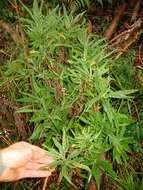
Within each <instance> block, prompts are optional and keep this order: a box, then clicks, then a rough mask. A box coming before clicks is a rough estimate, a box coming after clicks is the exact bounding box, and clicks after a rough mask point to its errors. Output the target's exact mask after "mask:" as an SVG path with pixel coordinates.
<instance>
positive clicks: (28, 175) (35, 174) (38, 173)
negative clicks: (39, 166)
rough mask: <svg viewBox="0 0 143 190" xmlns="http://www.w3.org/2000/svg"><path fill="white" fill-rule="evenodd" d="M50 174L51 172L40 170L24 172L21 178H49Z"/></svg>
mask: <svg viewBox="0 0 143 190" xmlns="http://www.w3.org/2000/svg"><path fill="white" fill-rule="evenodd" d="M51 173H52V170H48V171H42V170H26V171H25V172H24V173H23V174H22V176H21V179H22V178H41V177H49V176H50V175H51Z"/></svg>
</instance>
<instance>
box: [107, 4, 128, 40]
mask: <svg viewBox="0 0 143 190" xmlns="http://www.w3.org/2000/svg"><path fill="white" fill-rule="evenodd" d="M126 8H127V4H126V3H124V4H123V5H122V6H120V7H119V12H118V14H117V15H116V16H115V18H114V19H113V21H112V22H111V25H110V26H109V28H108V29H107V30H106V32H105V37H106V38H107V40H110V39H111V37H112V36H113V33H114V32H115V30H116V28H117V26H118V23H119V21H120V20H121V19H122V17H123V14H124V11H125V10H126Z"/></svg>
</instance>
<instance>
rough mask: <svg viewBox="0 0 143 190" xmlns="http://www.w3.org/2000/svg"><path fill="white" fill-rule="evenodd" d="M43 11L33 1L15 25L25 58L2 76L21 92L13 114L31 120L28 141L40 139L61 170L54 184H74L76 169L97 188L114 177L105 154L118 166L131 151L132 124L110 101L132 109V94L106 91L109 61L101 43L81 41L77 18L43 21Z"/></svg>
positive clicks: (50, 14) (53, 15) (52, 15)
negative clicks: (128, 132)
mask: <svg viewBox="0 0 143 190" xmlns="http://www.w3.org/2000/svg"><path fill="white" fill-rule="evenodd" d="M42 7H43V4H42V3H41V4H40V5H39V4H38V3H37V1H36V0H34V3H33V8H32V10H30V9H28V8H27V7H25V6H24V8H25V9H26V10H27V12H28V14H29V16H28V17H27V18H23V19H21V21H22V23H23V26H24V29H25V32H26V35H27V37H28V40H29V41H28V44H27V47H26V48H27V51H28V54H27V57H26V59H25V54H24V53H23V52H22V51H21V53H20V55H19V57H17V59H16V60H12V61H11V62H10V64H8V67H7V68H6V71H5V76H7V79H9V80H12V81H13V82H14V84H16V86H17V88H18V89H19V92H18V93H17V94H16V98H17V101H19V102H21V103H22V105H23V107H21V109H19V112H25V113H30V114H31V115H32V116H31V119H30V122H31V123H33V124H34V126H35V129H34V132H33V134H32V136H31V140H33V141H34V140H35V141H36V140H38V139H40V138H41V137H42V138H44V140H45V142H44V147H45V148H46V149H48V151H49V154H51V155H52V156H53V157H54V158H55V162H54V163H53V165H52V167H56V166H59V167H60V168H61V172H60V180H62V179H63V178H65V179H66V180H67V181H68V182H69V183H71V184H72V182H71V177H72V174H73V173H74V172H76V170H77V168H78V169H79V170H80V172H79V174H80V175H81V174H82V173H84V176H88V177H85V178H88V181H89V180H90V178H91V176H92V177H94V178H95V179H96V182H97V184H98V186H100V174H101V172H103V171H104V172H106V173H107V174H108V175H109V176H111V177H113V178H116V176H117V175H116V172H115V171H113V169H112V164H110V163H109V162H108V161H107V160H106V154H107V153H109V152H111V153H112V154H111V159H112V160H114V161H116V162H117V163H120V164H122V163H124V162H126V161H127V159H128V156H127V154H128V152H130V148H129V145H130V144H131V143H132V138H130V137H128V136H125V132H126V127H127V126H128V125H129V124H130V123H132V119H131V118H129V117H128V116H127V115H125V114H123V113H120V112H119V111H118V110H117V109H116V106H114V104H112V100H113V99H114V100H115V102H116V99H119V100H120V99H121V100H122V99H128V101H130V100H131V98H132V97H130V94H132V93H135V92H136V91H135V90H118V91H117V90H116V89H113V88H112V86H111V83H112V81H113V80H114V79H113V78H112V77H111V73H110V70H109V68H110V65H111V64H112V60H111V58H110V56H111V53H110V54H107V53H106V44H105V42H104V39H100V38H99V37H98V36H96V35H92V34H87V33H86V26H85V22H84V19H82V16H83V13H82V14H79V15H77V16H76V17H74V16H73V15H72V14H68V12H67V11H66V8H65V7H63V10H62V11H61V9H60V8H59V7H56V8H55V9H53V10H47V13H45V14H43V9H42ZM25 62H26V64H25ZM19 84H22V85H20V87H19ZM21 86H23V87H22V88H21Z"/></svg>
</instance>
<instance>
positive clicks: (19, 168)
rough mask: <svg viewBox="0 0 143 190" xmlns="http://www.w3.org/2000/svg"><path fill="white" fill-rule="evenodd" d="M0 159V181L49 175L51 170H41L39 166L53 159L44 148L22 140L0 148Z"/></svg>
mask: <svg viewBox="0 0 143 190" xmlns="http://www.w3.org/2000/svg"><path fill="white" fill-rule="evenodd" d="M0 161H1V162H0V181H2V182H4V181H5V182H7V181H16V180H19V179H23V178H35V177H37V178H38V177H49V176H50V175H51V173H52V171H53V170H51V169H49V170H48V171H47V170H41V167H43V166H45V165H46V164H50V163H52V162H53V161H54V160H53V159H52V158H51V157H50V156H48V155H47V153H46V151H45V150H43V149H41V148H39V147H38V146H34V145H31V144H29V143H26V142H23V141H22V142H18V143H15V144H13V145H10V146H9V147H8V148H5V149H2V150H0Z"/></svg>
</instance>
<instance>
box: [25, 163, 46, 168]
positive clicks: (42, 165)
mask: <svg viewBox="0 0 143 190" xmlns="http://www.w3.org/2000/svg"><path fill="white" fill-rule="evenodd" d="M44 167H47V165H46V164H45V163H44V164H41V163H31V162H29V163H28V164H26V166H24V168H25V169H28V170H40V168H44Z"/></svg>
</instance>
